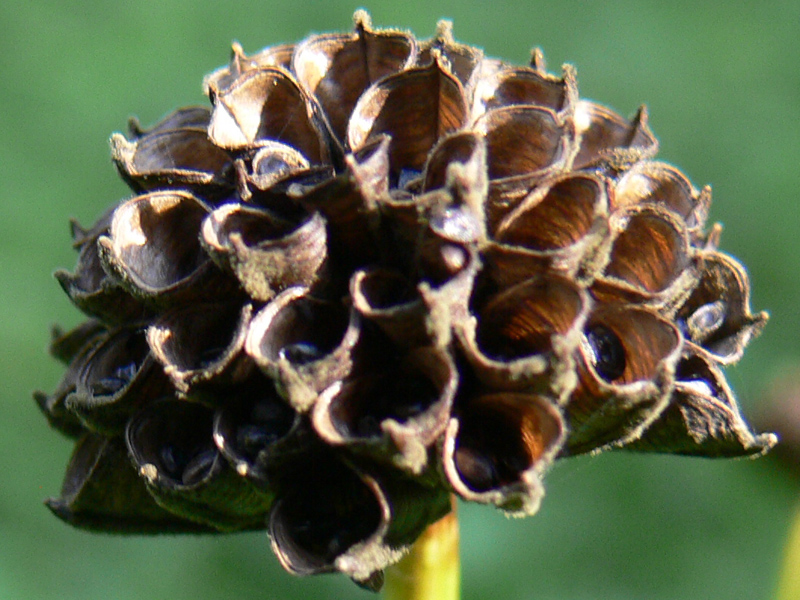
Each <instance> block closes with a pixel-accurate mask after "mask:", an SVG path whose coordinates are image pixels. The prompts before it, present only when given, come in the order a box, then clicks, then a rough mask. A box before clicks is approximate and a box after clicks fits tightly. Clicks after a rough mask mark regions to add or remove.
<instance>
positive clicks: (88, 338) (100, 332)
mask: <svg viewBox="0 0 800 600" xmlns="http://www.w3.org/2000/svg"><path fill="white" fill-rule="evenodd" d="M107 337H108V334H107V332H106V330H105V328H104V327H102V325H100V324H99V323H98V322H97V321H87V322H86V323H83V324H82V325H79V326H78V327H76V328H75V329H73V330H72V331H69V332H67V333H63V332H61V331H58V330H54V331H53V339H52V341H51V343H50V354H52V355H53V356H54V357H56V358H57V359H59V360H60V361H62V362H64V363H67V365H68V366H67V371H66V372H65V373H64V375H63V376H62V377H61V381H59V382H58V385H57V386H56V389H55V391H53V393H52V394H45V393H44V392H39V391H37V392H34V393H33V399H34V400H35V402H36V405H37V406H38V407H39V409H40V410H41V411H42V412H43V413H44V416H45V417H46V418H47V421H48V423H50V426H51V427H54V428H55V429H57V430H58V431H60V432H61V433H63V434H64V435H66V436H67V437H71V438H78V437H80V436H81V435H83V433H84V432H85V431H86V430H85V428H84V425H83V423H82V421H81V420H80V419H78V417H77V415H76V414H75V413H74V412H72V411H71V410H68V409H67V406H66V399H67V397H68V396H69V395H70V394H72V393H73V392H74V391H75V387H76V385H77V381H78V377H79V375H80V373H81V371H82V370H83V368H84V366H85V365H86V361H87V357H89V356H90V355H91V354H92V352H93V351H94V349H95V348H96V347H97V346H98V345H99V344H100V343H102V341H103V340H105V339H107Z"/></svg>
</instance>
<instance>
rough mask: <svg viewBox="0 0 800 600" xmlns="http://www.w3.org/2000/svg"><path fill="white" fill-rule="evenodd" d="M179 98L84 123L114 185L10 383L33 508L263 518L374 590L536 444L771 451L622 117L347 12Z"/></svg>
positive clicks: (540, 447) (485, 495) (228, 524)
mask: <svg viewBox="0 0 800 600" xmlns="http://www.w3.org/2000/svg"><path fill="white" fill-rule="evenodd" d="M205 90H206V93H207V95H208V97H209V99H210V102H211V108H210V109H208V108H203V107H191V108H183V109H180V110H177V111H175V112H174V113H172V114H170V115H169V116H167V117H166V118H165V119H164V120H163V121H161V122H160V123H158V124H157V125H156V126H154V127H152V128H150V129H143V128H141V127H140V126H139V125H138V124H137V123H135V122H134V123H132V124H131V127H130V133H129V134H128V135H127V136H124V135H121V134H114V135H113V136H112V138H111V148H112V157H113V160H114V163H115V164H116V166H117V168H118V170H119V172H120V174H121V176H122V177H123V178H124V180H125V181H126V182H127V183H128V184H129V185H130V187H131V189H132V190H133V192H134V195H133V196H132V197H130V198H128V199H126V200H124V201H122V202H121V203H119V204H118V205H117V206H116V207H114V208H113V209H112V210H110V211H108V212H107V213H106V214H105V215H103V216H102V217H101V218H100V219H99V220H98V222H97V223H96V224H94V225H93V226H92V227H91V228H89V229H84V228H82V227H80V226H78V225H77V224H74V225H73V228H72V234H73V240H74V246H75V248H76V250H77V251H78V254H79V258H78V264H77V266H76V268H75V270H74V271H72V272H67V271H59V272H57V273H56V277H57V279H58V281H59V283H60V284H61V285H62V287H63V288H64V290H65V292H66V293H67V294H68V296H69V298H70V299H71V300H72V302H73V303H74V304H75V305H76V306H77V307H78V308H79V309H80V310H81V311H83V312H84V313H85V314H86V315H87V316H88V317H89V320H88V321H87V322H86V323H84V324H83V325H81V326H79V327H77V328H76V329H74V330H73V331H70V332H61V331H58V332H56V333H55V334H54V338H53V342H52V353H53V355H54V356H56V357H57V358H58V359H60V360H62V361H63V362H64V363H65V364H66V365H68V366H67V371H66V374H65V375H64V378H63V380H62V381H61V383H60V384H59V385H58V387H57V389H56V390H55V392H54V393H52V394H49V395H48V394H43V393H37V394H36V400H37V402H38V403H39V406H40V407H41V409H42V410H43V412H44V413H45V415H46V416H47V418H48V419H49V421H50V422H51V424H52V425H53V426H54V427H55V428H57V429H59V430H60V431H61V432H63V433H64V434H66V435H68V436H70V437H73V438H75V440H76V446H75V451H74V453H73V456H72V459H71V461H70V463H69V466H68V467H67V475H66V478H65V482H64V487H63V490H62V493H61V496H60V497H58V498H55V499H51V500H50V501H49V502H48V504H49V506H50V508H51V509H52V510H53V511H54V512H55V513H56V514H57V515H58V516H59V517H61V518H63V519H64V520H66V521H68V522H70V523H71V524H74V525H76V526H79V527H85V528H89V529H98V530H106V531H119V532H134V533H135V532H162V531H168V532H182V531H190V532H196V531H239V530H248V529H261V528H267V529H268V530H269V534H270V539H271V542H272V547H273V549H274V551H275V553H276V554H277V556H278V558H279V560H280V562H281V564H283V565H284V566H285V567H286V568H287V569H288V570H289V571H291V572H293V573H297V574H311V573H320V572H329V571H340V572H343V573H345V574H347V575H348V576H350V577H351V578H353V579H354V580H355V581H357V582H359V583H361V584H362V585H365V586H367V587H371V588H377V587H379V586H380V582H381V574H382V570H383V569H384V568H385V567H386V566H388V565H390V564H392V563H393V562H396V561H397V560H398V559H399V557H400V556H402V554H403V552H404V551H406V550H407V549H408V547H409V546H410V545H411V544H412V543H413V542H414V540H415V539H416V538H417V537H418V536H419V534H420V533H421V532H422V531H423V530H424V529H425V528H426V527H427V526H428V525H429V524H430V523H432V522H434V521H436V520H437V519H438V518H440V517H441V516H442V515H444V514H446V513H447V512H448V511H449V510H450V506H451V504H450V497H451V494H453V493H455V494H457V495H458V496H460V497H461V498H463V499H465V500H470V501H475V502H480V503H485V504H491V505H494V506H496V507H498V508H500V509H502V510H503V511H505V512H507V513H509V514H511V515H530V514H533V513H534V512H536V510H537V509H538V507H539V502H540V499H541V497H542V494H543V488H542V476H543V474H544V473H545V471H546V470H547V469H548V467H549V466H550V465H551V464H552V462H553V460H555V459H556V458H558V457H565V456H571V455H576V454H580V453H585V452H597V451H600V450H604V449H609V448H628V449H633V450H641V451H658V452H674V453H682V454H695V455H705V456H740V455H751V454H759V453H762V452H764V451H765V450H767V449H768V448H769V447H771V446H772V445H773V444H774V443H775V438H774V436H772V435H769V434H766V435H756V434H754V433H753V432H752V431H751V429H750V428H749V427H748V426H747V425H746V424H745V422H744V421H743V419H742V417H741V415H740V412H739V409H738V407H737V404H736V401H735V399H734V396H733V394H732V392H731V389H730V387H729V386H728V384H727V382H726V380H725V376H724V373H723V371H722V369H723V367H725V366H727V365H729V364H731V363H733V362H735V361H736V360H738V359H739V358H740V357H741V355H742V352H743V350H744V347H745V345H746V344H747V343H748V342H749V340H750V339H751V338H752V337H753V336H754V335H756V334H757V333H758V332H759V331H760V329H761V328H762V326H763V325H764V323H765V322H766V315H765V314H764V313H757V314H753V313H752V312H751V310H750V306H749V296H750V290H749V282H748V277H747V274H746V272H745V270H744V268H743V267H742V265H741V264H739V262H737V261H736V260H735V259H733V258H731V257H730V256H729V255H727V254H725V253H723V252H721V251H719V250H718V242H719V233H720V230H719V227H718V226H713V227H710V228H707V227H706V216H707V213H708V208H709V203H710V200H711V193H710V190H709V189H708V188H704V189H702V190H698V189H696V188H695V187H694V186H693V185H692V184H691V183H690V182H689V180H688V179H687V178H686V177H685V176H684V175H683V174H682V173H681V172H680V171H679V170H678V169H676V168H674V167H672V166H670V165H668V164H665V163H663V162H659V161H657V160H655V159H654V156H655V154H656V150H657V142H656V139H655V137H654V135H653V133H652V132H651V131H650V128H649V126H648V118H647V112H646V111H645V110H644V109H641V110H640V111H639V112H638V113H637V114H636V115H635V116H634V118H633V119H631V120H627V119H624V118H622V117H620V116H619V115H617V114H616V113H614V112H613V111H611V110H609V109H607V108H605V107H604V106H601V105H599V104H596V103H594V102H591V101H588V100H584V99H581V98H579V96H578V91H577V86H576V79H575V71H574V69H573V68H572V67H570V66H565V67H564V68H563V70H562V72H561V73H560V74H559V75H553V74H551V73H549V72H547V70H546V68H545V65H544V60H543V58H542V54H541V53H540V52H539V51H534V53H533V55H532V60H531V63H530V65H528V66H513V65H509V64H506V63H504V62H502V61H500V60H495V59H491V58H487V57H485V56H484V55H483V53H482V52H481V51H480V50H479V49H477V48H474V47H471V46H467V45H464V44H460V43H458V42H456V41H455V40H454V39H453V36H452V33H451V28H450V24H449V23H447V22H442V23H440V24H439V26H438V28H437V31H436V34H435V36H434V37H433V38H431V39H429V40H417V39H415V38H414V37H413V36H412V35H411V34H409V33H406V32H403V31H398V30H391V29H374V28H373V27H372V25H371V24H370V20H369V18H368V16H367V15H366V14H365V13H364V12H362V11H359V12H357V13H356V15H355V29H354V31H353V32H352V33H342V34H339V33H334V34H323V35H313V36H311V37H309V38H307V39H306V40H304V41H302V42H300V43H298V44H295V45H286V46H275V47H270V48H266V49H265V50H262V51H260V52H258V53H256V54H253V55H247V54H245V53H244V52H243V50H242V49H241V48H240V47H239V46H238V45H234V47H233V54H232V57H231V60H230V63H229V64H228V65H227V66H225V67H223V68H221V69H218V70H217V71H215V72H213V73H211V74H210V75H209V76H207V77H206V79H205Z"/></svg>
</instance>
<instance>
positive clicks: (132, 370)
mask: <svg viewBox="0 0 800 600" xmlns="http://www.w3.org/2000/svg"><path fill="white" fill-rule="evenodd" d="M138 369H139V366H138V365H137V364H136V363H135V362H131V363H128V364H126V365H122V366H121V367H117V368H116V369H114V371H113V372H112V373H111V374H110V375H108V376H106V377H103V378H102V379H98V380H97V381H94V382H92V383H91V386H90V387H91V391H92V394H93V395H95V396H113V395H114V394H116V393H117V392H118V391H120V390H121V389H122V388H124V387H125V386H126V385H128V384H129V383H130V382H131V380H132V379H133V378H134V376H135V375H136V371H138Z"/></svg>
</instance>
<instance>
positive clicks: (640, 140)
mask: <svg viewBox="0 0 800 600" xmlns="http://www.w3.org/2000/svg"><path fill="white" fill-rule="evenodd" d="M574 120H575V128H576V130H577V133H578V135H579V137H580V144H579V149H578V154H577V156H576V157H575V162H574V163H573V168H575V169H585V168H588V167H596V166H603V165H607V166H609V167H611V168H612V169H615V170H618V171H621V170H624V169H625V168H627V167H628V166H630V165H633V164H634V163H636V162H638V161H640V160H642V159H643V158H650V157H651V156H654V155H655V154H656V152H657V151H658V140H656V137H655V136H654V135H653V132H652V131H650V127H649V126H648V124H647V109H646V108H645V107H641V108H640V109H639V111H638V112H637V113H636V116H635V117H634V118H633V120H632V121H628V120H627V119H624V118H623V117H621V116H620V115H618V114H617V113H615V112H614V111H613V110H611V109H609V108H606V107H605V106H602V105H600V104H596V103H594V102H590V101H588V100H580V101H578V103H577V105H576V108H575V115H574Z"/></svg>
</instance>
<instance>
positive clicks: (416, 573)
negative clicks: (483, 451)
mask: <svg viewBox="0 0 800 600" xmlns="http://www.w3.org/2000/svg"><path fill="white" fill-rule="evenodd" d="M383 590H384V591H383V596H384V598H385V599H386V600H458V599H459V597H460V595H461V558H460V554H459V550H458V515H457V514H456V503H455V501H453V509H452V510H451V511H450V512H449V513H448V514H447V515H446V516H444V517H443V518H441V519H440V520H439V521H437V522H436V523H434V524H433V525H431V526H430V527H428V529H426V530H425V533H423V534H422V535H421V536H420V537H419V539H418V540H417V541H416V542H414V545H413V546H412V547H411V552H409V553H408V554H407V555H406V556H404V557H403V559H402V560H401V561H400V562H398V563H397V564H396V565H393V566H391V567H389V568H388V569H387V570H386V583H385V585H384V588H383Z"/></svg>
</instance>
